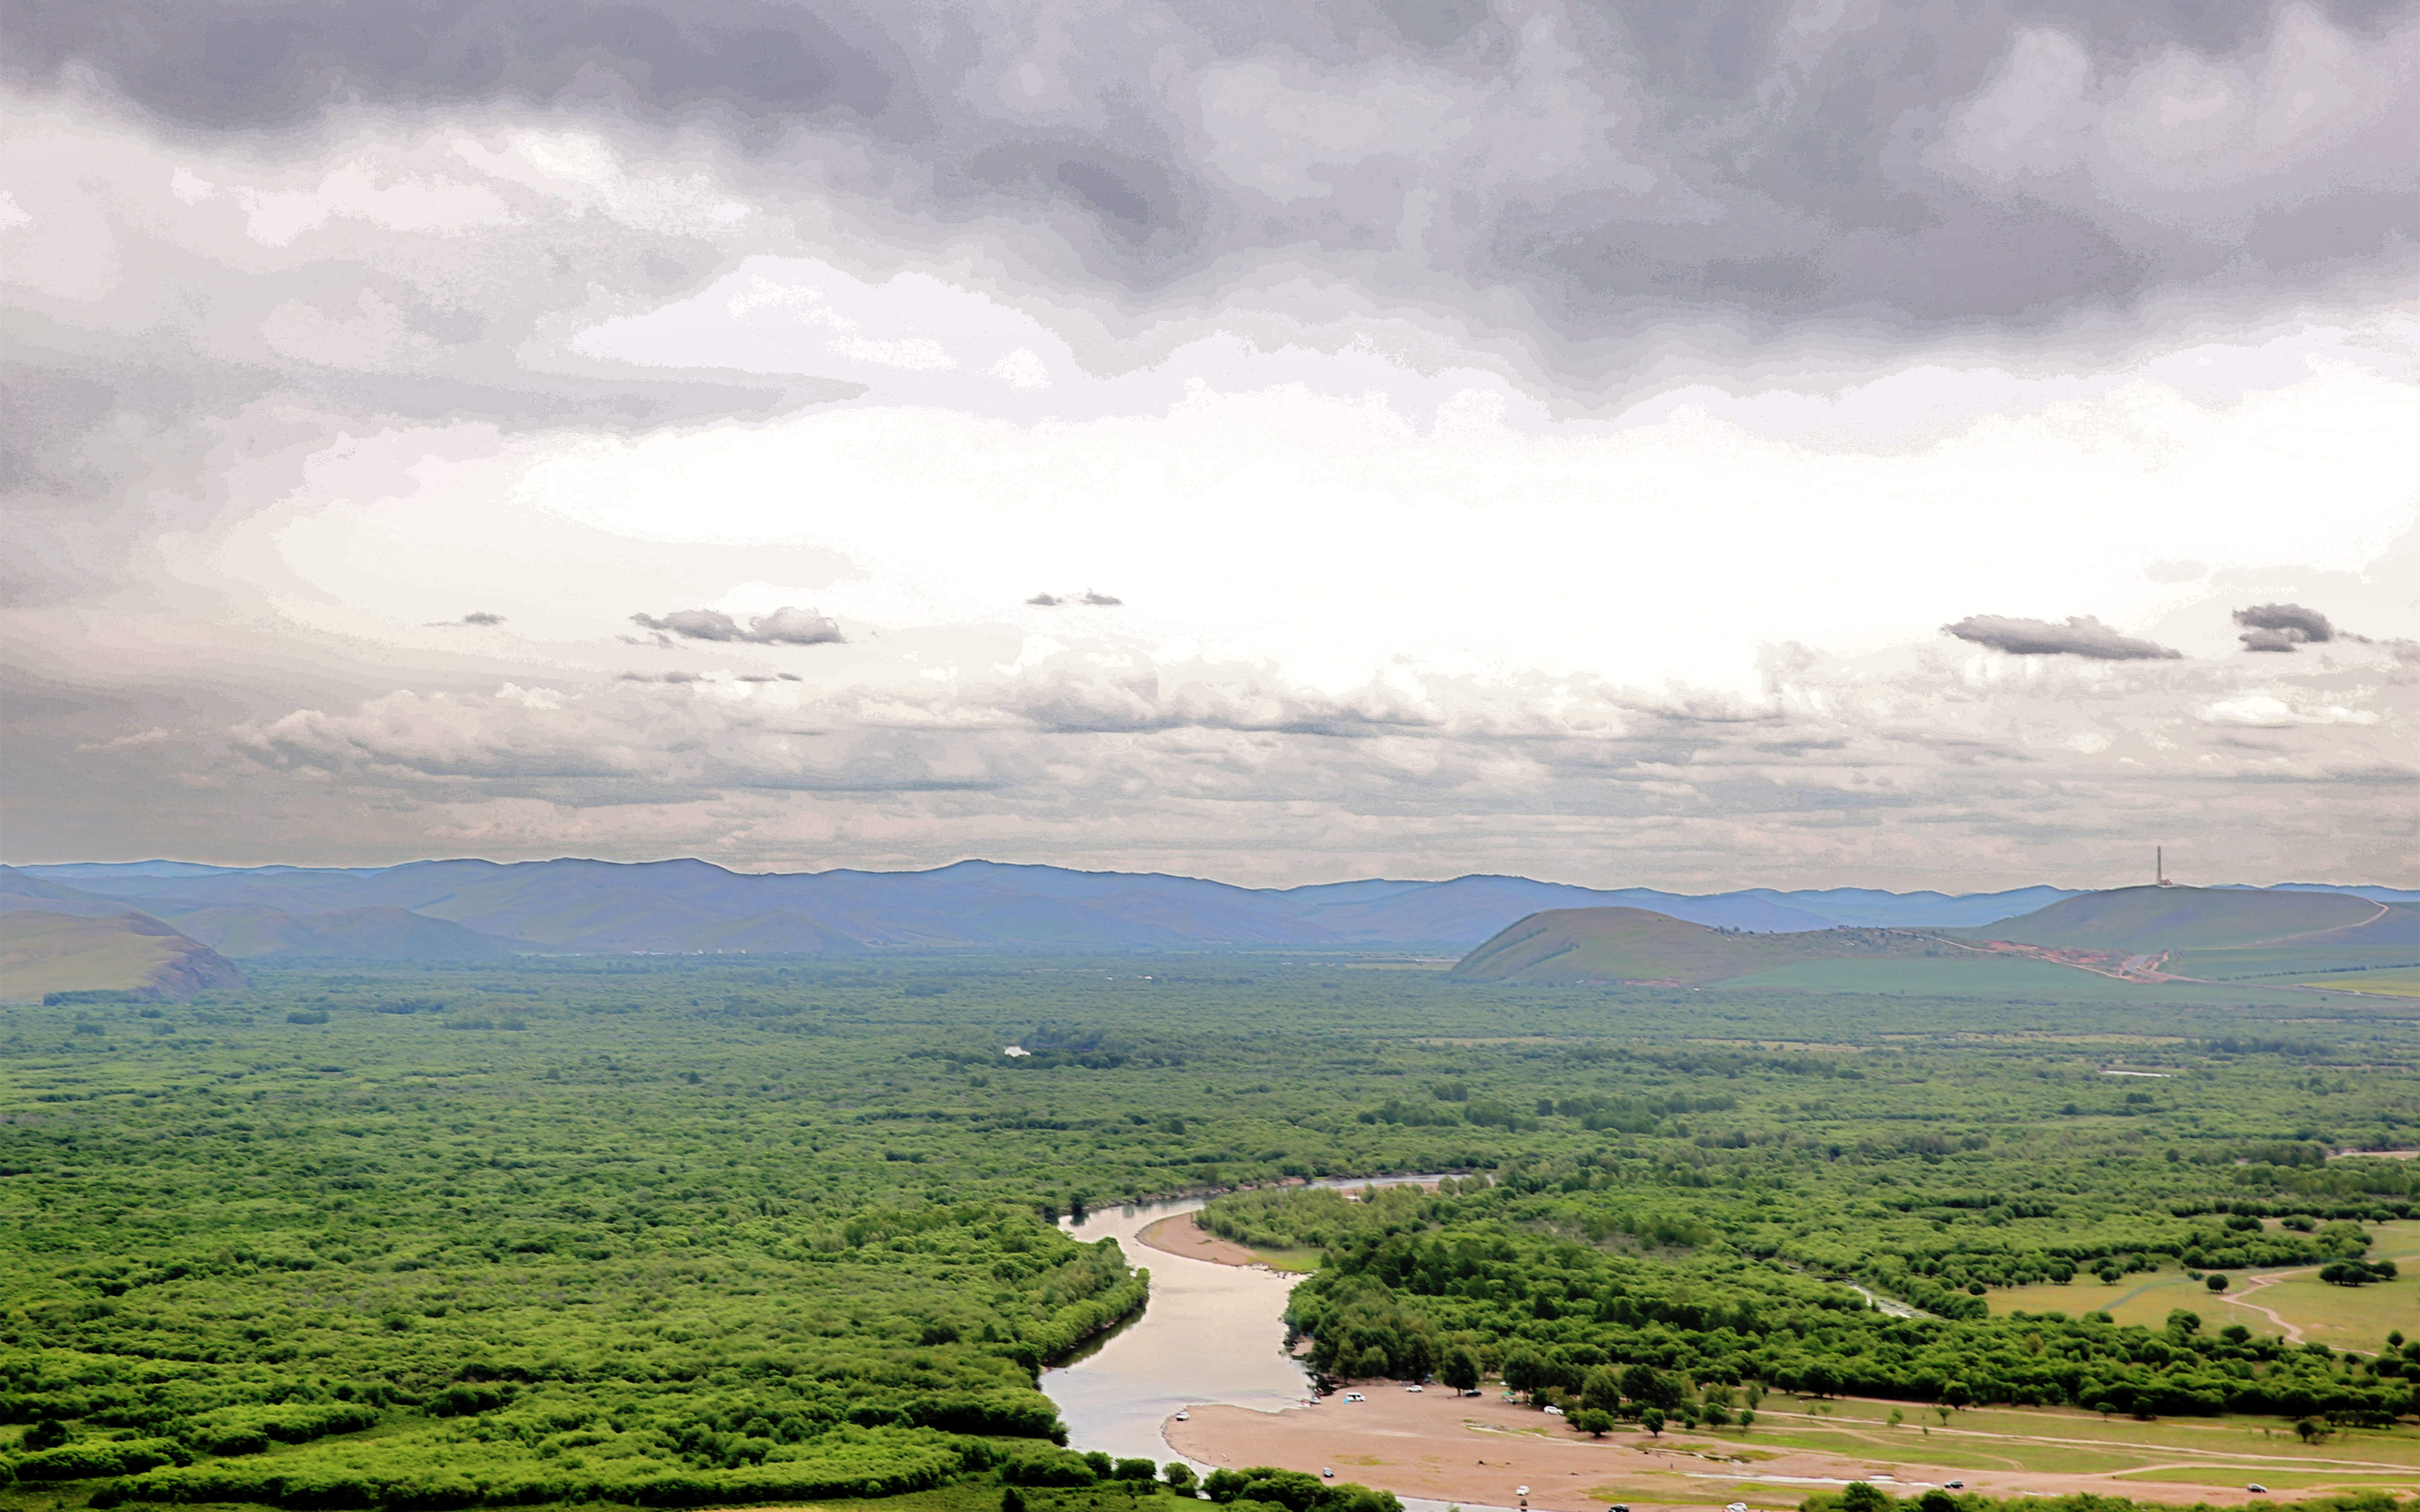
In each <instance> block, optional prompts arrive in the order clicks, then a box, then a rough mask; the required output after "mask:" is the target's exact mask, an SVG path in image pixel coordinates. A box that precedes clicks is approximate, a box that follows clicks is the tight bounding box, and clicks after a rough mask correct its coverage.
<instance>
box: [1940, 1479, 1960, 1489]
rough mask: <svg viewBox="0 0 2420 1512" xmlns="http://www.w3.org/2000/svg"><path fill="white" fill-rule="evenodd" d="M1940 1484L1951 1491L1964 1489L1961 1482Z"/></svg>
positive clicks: (1952, 1481) (1949, 1481)
mask: <svg viewBox="0 0 2420 1512" xmlns="http://www.w3.org/2000/svg"><path fill="white" fill-rule="evenodd" d="M1941 1484H1942V1485H1944V1486H1947V1487H1948V1488H1949V1489H1951V1490H1953V1491H1962V1490H1964V1489H1966V1483H1965V1482H1964V1481H1962V1480H1946V1481H1943V1482H1942V1483H1941Z"/></svg>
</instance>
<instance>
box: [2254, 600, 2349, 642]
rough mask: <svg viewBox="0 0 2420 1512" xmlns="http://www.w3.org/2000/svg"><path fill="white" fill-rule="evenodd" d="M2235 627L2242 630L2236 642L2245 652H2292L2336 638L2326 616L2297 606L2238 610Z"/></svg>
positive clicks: (2287, 605) (2269, 606)
mask: <svg viewBox="0 0 2420 1512" xmlns="http://www.w3.org/2000/svg"><path fill="white" fill-rule="evenodd" d="M2235 623H2236V624H2238V625H2242V626H2243V634H2242V636H2240V637H2238V639H2239V640H2242V642H2243V649H2244V650H2246V651H2272V652H2277V651H2282V652H2291V651H2292V650H2293V649H2294V648H2295V647H2296V646H2302V645H2317V644H2319V643H2320V642H2322V641H2327V640H2335V638H2336V629H2335V625H2330V624H2329V623H2328V617H2327V616H2326V615H2324V614H2322V613H2320V612H2319V610H2318V609H2304V607H2303V606H2302V605H2300V604H2254V605H2252V606H2251V607H2250V608H2248V609H2237V610H2236V611H2235Z"/></svg>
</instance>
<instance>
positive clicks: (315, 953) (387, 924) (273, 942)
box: [171, 905, 519, 961]
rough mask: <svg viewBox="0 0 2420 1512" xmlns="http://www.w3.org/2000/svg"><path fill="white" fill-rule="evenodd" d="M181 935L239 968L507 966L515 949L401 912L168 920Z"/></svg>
mask: <svg viewBox="0 0 2420 1512" xmlns="http://www.w3.org/2000/svg"><path fill="white" fill-rule="evenodd" d="M171 917H172V918H174V919H175V920H176V924H177V927H178V929H180V930H182V931H184V932H185V933H187V934H190V935H192V936H193V937H194V939H197V940H199V941H201V942H202V943H203V944H205V945H207V946H209V947H210V948H211V949H215V950H217V951H218V952H219V953H220V954H222V955H225V956H230V957H233V958H234V959H236V960H239V961H250V960H264V959H271V958H285V959H290V960H344V961H509V960H511V959H512V958H513V957H514V956H515V955H517V954H518V953H519V951H517V950H516V949H515V948H514V942H513V941H510V940H500V939H498V938H496V937H495V936H494V935H492V934H483V933H479V932H478V931H477V930H474V929H466V928H464V927H463V926H462V925H460V924H457V923H455V922H453V921H452V920H451V919H444V918H427V917H426V916H425V915H421V914H415V913H412V912H411V911H409V910H407V909H402V908H346V909H340V910H337V911H336V912H334V913H327V914H310V915H302V916H298V915H294V914H289V913H287V912H286V911H285V910H283V909H278V908H263V907H257V906H248V905H237V906H233V907H226V908H203V909H197V910H195V911H194V912H191V913H178V914H175V915H172V916H171Z"/></svg>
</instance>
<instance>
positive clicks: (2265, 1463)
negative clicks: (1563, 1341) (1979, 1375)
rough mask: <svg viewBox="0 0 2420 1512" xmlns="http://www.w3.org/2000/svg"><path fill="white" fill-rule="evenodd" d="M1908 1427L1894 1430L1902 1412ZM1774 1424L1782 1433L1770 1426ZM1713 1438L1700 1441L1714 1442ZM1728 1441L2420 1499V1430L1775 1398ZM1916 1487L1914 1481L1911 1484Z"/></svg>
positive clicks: (1921, 1462) (1985, 1466) (1728, 1433)
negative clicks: (2312, 1431)
mask: <svg viewBox="0 0 2420 1512" xmlns="http://www.w3.org/2000/svg"><path fill="white" fill-rule="evenodd" d="M1894 1410H1896V1411H1898V1412H1900V1414H1901V1415H1902V1417H1903V1418H1904V1419H1905V1421H1904V1422H1903V1423H1902V1424H1901V1426H1900V1427H1891V1426H1890V1425H1889V1416H1890V1413H1891V1412H1893V1411H1894ZM1768 1424H1770V1427H1768V1426H1767V1425H1768ZM1702 1436H1704V1435H1692V1437H1702ZM1717 1437H1719V1438H1721V1439H1722V1440H1724V1441H1726V1442H1731V1443H1740V1444H1742V1445H1755V1446H1757V1447H1759V1448H1761V1449H1763V1450H1766V1451H1768V1452H1770V1451H1774V1450H1776V1449H1785V1448H1787V1449H1805V1450H1818V1451H1822V1452H1825V1453H1830V1454H1835V1455H1840V1456H1845V1457H1851V1458H1856V1457H1865V1458H1869V1459H1871V1460H1872V1461H1873V1462H1875V1463H1876V1464H1878V1465H1889V1466H1896V1467H1900V1468H1902V1469H1908V1470H1910V1471H1911V1473H1913V1471H1914V1470H1915V1469H1916V1468H1918V1467H1921V1468H1924V1469H1929V1470H1932V1471H1941V1472H1949V1473H1953V1474H1954V1473H1956V1472H1959V1471H1977V1472H1983V1471H1992V1470H2007V1471H2024V1472H2032V1473H2051V1474H2068V1475H2086V1474H2089V1475H2119V1476H2124V1477H2127V1478H2147V1479H2161V1480H2170V1481H2191V1482H2194V1483H2196V1484H2204V1485H2211V1486H2242V1485H2243V1484H2244V1483H2246V1482H2247V1481H2258V1482H2260V1483H2262V1484H2264V1485H2270V1486H2275V1485H2279V1484H2281V1477H2288V1476H2295V1477H2300V1481H2299V1483H2300V1484H2302V1485H2304V1486H2320V1485H2331V1486H2332V1485H2339V1484H2356V1483H2358V1484H2379V1483H2381V1482H2383V1483H2386V1484H2391V1485H2394V1486H2397V1487H2400V1488H2408V1491H2407V1494H2411V1493H2420V1427H2412V1426H2411V1425H2398V1426H2397V1427H2391V1428H2355V1429H2348V1430H2343V1431H2339V1432H2335V1433H2332V1434H2330V1435H2328V1436H2327V1437H2326V1438H2325V1439H2323V1440H2321V1441H2320V1442H2319V1443H2303V1442H2302V1441H2301V1440H2300V1439H2298V1438H2297V1437H2295V1435H2294V1433H2293V1432H2292V1431H2291V1429H2290V1428H2289V1427H2288V1426H2287V1425H2286V1424H2284V1423H2281V1422H2280V1421H2279V1420H2278V1419H2276V1418H2273V1417H2231V1416H2230V1417H2218V1418H2162V1419H2158V1420H2156V1421H2152V1422H2142V1421H2138V1420H2136V1419H2133V1418H2131V1417H2126V1416H2122V1415H2120V1416H2112V1417H2106V1418H2104V1417H2102V1416H2100V1415H2098V1414H2096V1413H2089V1412H2075V1411H2071V1410H2068V1409H2061V1408H1975V1409H1968V1410H1965V1411H1962V1412H1952V1413H1950V1414H1948V1419H1947V1422H1946V1423H1945V1422H1944V1421H1943V1420H1942V1418H1941V1416H1940V1414H1938V1413H1936V1412H1932V1411H1931V1410H1925V1411H1921V1412H1912V1411H1910V1410H1909V1409H1908V1408H1907V1407H1906V1406H1905V1404H1903V1403H1894V1402H1885V1401H1872V1400H1866V1399H1862V1398H1842V1399H1838V1400H1834V1401H1825V1402H1809V1401H1806V1400H1804V1399H1800V1398H1781V1397H1774V1398H1768V1399H1767V1401H1766V1403H1765V1407H1764V1409H1763V1410H1762V1411H1761V1412H1759V1414H1758V1423H1757V1427H1755V1429H1753V1430H1752V1431H1750V1432H1748V1433H1745V1434H1742V1433H1740V1432H1739V1431H1738V1430H1736V1429H1729V1430H1725V1431H1723V1432H1722V1433H1721V1434H1719V1435H1717ZM1901 1478H1906V1477H1904V1476H1903V1477H1901Z"/></svg>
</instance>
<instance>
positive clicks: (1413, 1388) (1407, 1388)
mask: <svg viewBox="0 0 2420 1512" xmlns="http://www.w3.org/2000/svg"><path fill="white" fill-rule="evenodd" d="M1419 1389H1420V1388H1419V1387H1418V1386H1405V1387H1404V1390H1405V1391H1418V1390H1419Z"/></svg>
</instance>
